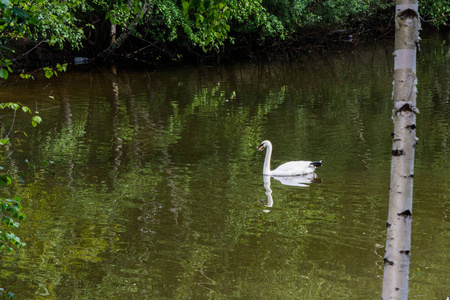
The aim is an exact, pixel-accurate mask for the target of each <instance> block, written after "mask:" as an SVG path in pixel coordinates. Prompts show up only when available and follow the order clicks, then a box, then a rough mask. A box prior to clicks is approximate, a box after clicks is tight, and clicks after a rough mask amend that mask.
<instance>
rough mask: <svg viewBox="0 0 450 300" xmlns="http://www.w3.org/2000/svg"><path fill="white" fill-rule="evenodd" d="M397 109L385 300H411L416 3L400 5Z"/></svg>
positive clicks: (401, 0) (405, 1)
mask: <svg viewBox="0 0 450 300" xmlns="http://www.w3.org/2000/svg"><path fill="white" fill-rule="evenodd" d="M395 12H396V14H395V27H396V28H395V29H396V32H395V52H394V57H395V58H394V87H393V100H394V109H393V111H392V119H393V121H394V132H393V133H392V161H391V182H390V188H389V214H388V221H387V224H386V225H387V236H386V249H385V256H384V278H383V293H382V299H407V298H408V281H409V262H410V254H411V250H410V249H411V220H412V196H413V178H414V148H415V146H416V143H417V138H416V114H417V113H418V109H417V108H416V94H417V89H416V85H417V77H416V52H417V48H418V45H419V44H418V43H419V30H420V21H419V13H418V1H417V0H397V1H396V11H395Z"/></svg>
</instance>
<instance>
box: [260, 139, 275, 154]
mask: <svg viewBox="0 0 450 300" xmlns="http://www.w3.org/2000/svg"><path fill="white" fill-rule="evenodd" d="M269 146H272V144H271V143H270V142H269V141H268V140H265V141H263V142H262V143H261V145H259V148H258V151H263V150H264V148H267V147H269Z"/></svg>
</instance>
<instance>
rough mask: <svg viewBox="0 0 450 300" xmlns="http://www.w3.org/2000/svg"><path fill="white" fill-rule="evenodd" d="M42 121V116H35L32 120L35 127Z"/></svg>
mask: <svg viewBox="0 0 450 300" xmlns="http://www.w3.org/2000/svg"><path fill="white" fill-rule="evenodd" d="M41 122H42V118H41V117H39V116H33V118H32V121H31V125H33V127H36V126H37V125H38V124H41Z"/></svg>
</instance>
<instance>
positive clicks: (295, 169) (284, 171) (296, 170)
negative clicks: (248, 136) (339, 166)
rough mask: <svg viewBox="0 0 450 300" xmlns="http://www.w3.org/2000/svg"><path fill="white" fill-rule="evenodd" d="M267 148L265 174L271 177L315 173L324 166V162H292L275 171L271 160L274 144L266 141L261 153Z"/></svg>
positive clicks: (261, 147)
mask: <svg viewBox="0 0 450 300" xmlns="http://www.w3.org/2000/svg"><path fill="white" fill-rule="evenodd" d="M264 148H266V149H267V150H266V159H265V160H264V168H263V174H264V175H270V176H299V175H305V174H310V173H313V172H314V170H315V169H316V167H320V166H322V161H302V160H300V161H290V162H287V163H285V164H282V165H281V166H279V167H278V168H276V169H275V170H273V171H271V170H270V158H271V157H272V143H271V142H270V141H267V140H266V141H264V142H262V143H261V146H260V147H259V149H258V150H259V151H262V150H263V149H264Z"/></svg>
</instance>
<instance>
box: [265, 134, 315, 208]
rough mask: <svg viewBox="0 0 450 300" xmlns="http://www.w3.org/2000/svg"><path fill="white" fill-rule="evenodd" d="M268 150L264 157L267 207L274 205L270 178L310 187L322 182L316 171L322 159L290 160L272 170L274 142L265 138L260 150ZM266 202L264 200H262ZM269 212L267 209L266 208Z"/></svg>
mask: <svg viewBox="0 0 450 300" xmlns="http://www.w3.org/2000/svg"><path fill="white" fill-rule="evenodd" d="M264 149H267V150H266V157H265V159H264V166H263V177H264V187H265V188H266V196H267V203H266V204H265V206H266V207H272V206H273V198H272V190H271V189H270V178H271V177H273V178H275V179H276V180H278V181H279V182H281V183H282V184H283V185H288V186H299V187H308V186H309V185H308V184H310V183H313V182H320V179H317V175H316V173H314V171H315V169H316V168H317V167H321V166H322V161H321V160H320V161H304V160H298V161H290V162H287V163H284V164H282V165H280V166H279V167H278V168H276V169H275V170H270V160H271V158H272V143H271V142H270V141H268V140H265V141H263V142H262V143H261V145H260V146H259V148H258V151H263V150H264ZM260 202H262V203H264V201H262V200H261V201H260ZM264 211H265V212H268V211H267V210H264Z"/></svg>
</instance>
